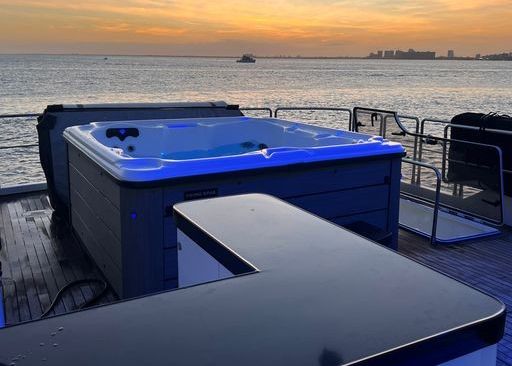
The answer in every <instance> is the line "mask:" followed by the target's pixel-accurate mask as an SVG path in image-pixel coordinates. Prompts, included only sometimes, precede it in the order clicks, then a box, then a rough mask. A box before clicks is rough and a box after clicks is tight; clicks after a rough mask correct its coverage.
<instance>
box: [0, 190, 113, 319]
mask: <svg viewBox="0 0 512 366" xmlns="http://www.w3.org/2000/svg"><path fill="white" fill-rule="evenodd" d="M0 241H1V250H0V261H1V262H2V270H3V277H2V284H3V292H4V306H5V321H6V324H15V323H19V322H23V321H27V320H32V319H38V318H40V316H41V314H42V313H43V312H44V311H45V310H46V309H47V308H48V307H49V306H50V303H51V302H52V300H53V299H54V297H55V296H56V295H57V292H58V291H59V289H60V288H62V287H63V286H65V285H66V284H67V283H69V282H72V281H75V280H78V279H84V278H87V279H89V278H98V279H103V276H102V274H101V273H100V271H99V270H98V269H97V267H96V266H95V265H94V264H93V263H92V262H91V261H90V260H89V258H88V257H87V255H86V253H85V252H84V250H83V249H82V248H81V247H80V245H78V243H77V241H76V240H75V239H74V238H73V236H72V234H71V232H70V231H69V230H68V229H67V227H66V225H63V224H58V223H56V222H55V221H54V220H52V209H51V207H50V203H49V201H48V197H47V195H46V193H34V194H30V195H24V196H17V197H5V198H3V199H2V200H1V201H0ZM99 290H100V289H98V286H95V285H92V286H88V285H85V286H81V287H73V288H72V289H70V290H69V291H66V292H65V293H64V294H63V297H62V301H60V302H59V303H58V304H57V305H56V307H55V308H54V310H53V311H52V312H51V313H50V314H49V315H53V314H60V313H65V312H69V311H72V310H75V309H77V308H78V307H79V306H80V305H81V304H83V303H84V302H85V301H87V300H89V299H91V298H92V297H93V296H94V294H95V293H96V291H99ZM114 300H115V297H114V294H113V293H112V292H111V291H109V292H108V293H107V294H106V295H105V296H104V297H103V298H102V299H100V300H99V301H98V303H108V302H112V301H114Z"/></svg>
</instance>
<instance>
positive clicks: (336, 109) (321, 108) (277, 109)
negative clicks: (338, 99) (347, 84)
mask: <svg viewBox="0 0 512 366" xmlns="http://www.w3.org/2000/svg"><path fill="white" fill-rule="evenodd" d="M279 111H333V112H347V113H348V130H349V131H351V128H352V118H353V115H352V110H351V109H350V108H336V107H277V108H276V109H274V117H275V118H277V115H278V112H279Z"/></svg>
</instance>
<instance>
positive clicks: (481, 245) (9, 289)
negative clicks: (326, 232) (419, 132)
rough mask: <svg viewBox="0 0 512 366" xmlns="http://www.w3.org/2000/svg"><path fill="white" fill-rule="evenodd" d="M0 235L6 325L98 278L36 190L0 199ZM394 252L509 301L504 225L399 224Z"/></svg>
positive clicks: (509, 338) (507, 354) (507, 353)
mask: <svg viewBox="0 0 512 366" xmlns="http://www.w3.org/2000/svg"><path fill="white" fill-rule="evenodd" d="M0 240H1V244H2V248H1V250H0V261H1V262H2V264H3V276H4V277H3V278H4V279H5V281H4V303H5V312H6V322H7V324H15V323H18V322H21V321H27V320H31V319H38V318H39V317H40V316H41V314H42V312H43V311H44V310H46V309H47V307H48V306H49V305H50V302H51V301H52V300H53V298H54V297H55V295H56V294H57V292H58V290H59V289H60V288H62V287H63V286H64V285H66V284H67V283H69V282H71V281H75V280H78V279H82V278H99V279H103V276H102V274H101V272H100V271H99V269H98V268H97V267H96V266H95V264H94V263H92V262H91V260H90V259H89V258H88V256H87V255H86V253H85V252H84V250H83V249H82V247H81V246H80V245H79V244H78V243H77V241H76V240H75V239H74V237H73V236H72V235H71V233H70V231H69V229H67V228H66V226H65V225H62V224H61V225H59V224H58V223H55V222H54V221H53V220H52V210H51V207H50V204H49V202H48V197H47V195H46V193H44V192H41V193H35V194H29V195H24V196H19V197H7V198H4V199H3V200H0ZM399 252H400V253H402V254H404V255H407V256H409V257H411V258H413V259H415V260H417V261H419V262H422V263H425V264H427V265H429V266H431V267H433V268H435V269H437V270H439V271H441V272H444V273H447V274H449V275H451V276H453V277H455V278H457V279H459V280H461V281H464V282H466V283H468V284H470V285H473V286H475V287H477V288H479V289H481V290H483V291H485V292H487V293H489V294H491V295H494V296H495V297H497V298H499V299H501V301H503V302H504V303H505V304H506V305H507V307H509V308H511V307H512V232H510V231H505V232H504V233H503V234H502V235H501V236H500V237H495V238H492V239H486V240H478V241H473V242H470V243H465V244H461V245H451V246H443V245H439V246H436V247H432V246H430V244H429V242H428V240H426V239H424V238H421V237H419V236H417V235H414V234H412V233H409V232H407V231H403V230H402V231H400V237H399ZM14 284H15V285H16V286H14ZM418 290H419V291H421V289H418ZM97 291H98V288H95V287H94V286H82V287H79V288H74V289H73V290H71V291H68V292H67V293H66V294H65V295H64V297H63V299H62V301H60V302H59V304H58V305H57V306H56V307H55V310H54V311H53V312H52V313H51V315H54V314H61V313H65V312H69V311H72V310H75V309H77V307H78V306H80V305H81V304H83V303H84V302H85V301H86V300H88V299H90V298H91V297H93V296H94V295H95V294H96V292H97ZM115 300H116V297H115V294H114V293H113V292H112V291H109V292H108V293H107V294H106V295H105V296H104V297H103V298H102V299H101V300H100V301H99V302H98V303H99V304H105V303H109V302H113V301H115ZM505 331H506V334H505V337H504V338H503V340H502V341H501V342H500V344H499V348H498V363H497V365H500V366H503V365H512V317H511V316H510V315H509V316H508V317H507V325H506V330H505Z"/></svg>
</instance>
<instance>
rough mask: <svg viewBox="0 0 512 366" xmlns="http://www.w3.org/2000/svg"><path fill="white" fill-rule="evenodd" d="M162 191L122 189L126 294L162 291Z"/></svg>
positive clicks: (154, 189)
mask: <svg viewBox="0 0 512 366" xmlns="http://www.w3.org/2000/svg"><path fill="white" fill-rule="evenodd" d="M162 196H163V194H162V189H161V188H150V189H142V190H140V189H132V188H124V187H123V188H122V197H123V199H122V201H121V210H120V212H121V225H122V228H123V282H124V287H123V294H122V295H120V296H122V297H133V296H138V295H142V294H147V293H151V292H156V291H160V290H162V289H163V280H164V251H163V244H162V240H163V221H164V220H163V198H162Z"/></svg>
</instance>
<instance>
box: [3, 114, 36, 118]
mask: <svg viewBox="0 0 512 366" xmlns="http://www.w3.org/2000/svg"><path fill="white" fill-rule="evenodd" d="M40 115H41V113H21V114H0V119H2V118H23V117H39V116H40Z"/></svg>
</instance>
